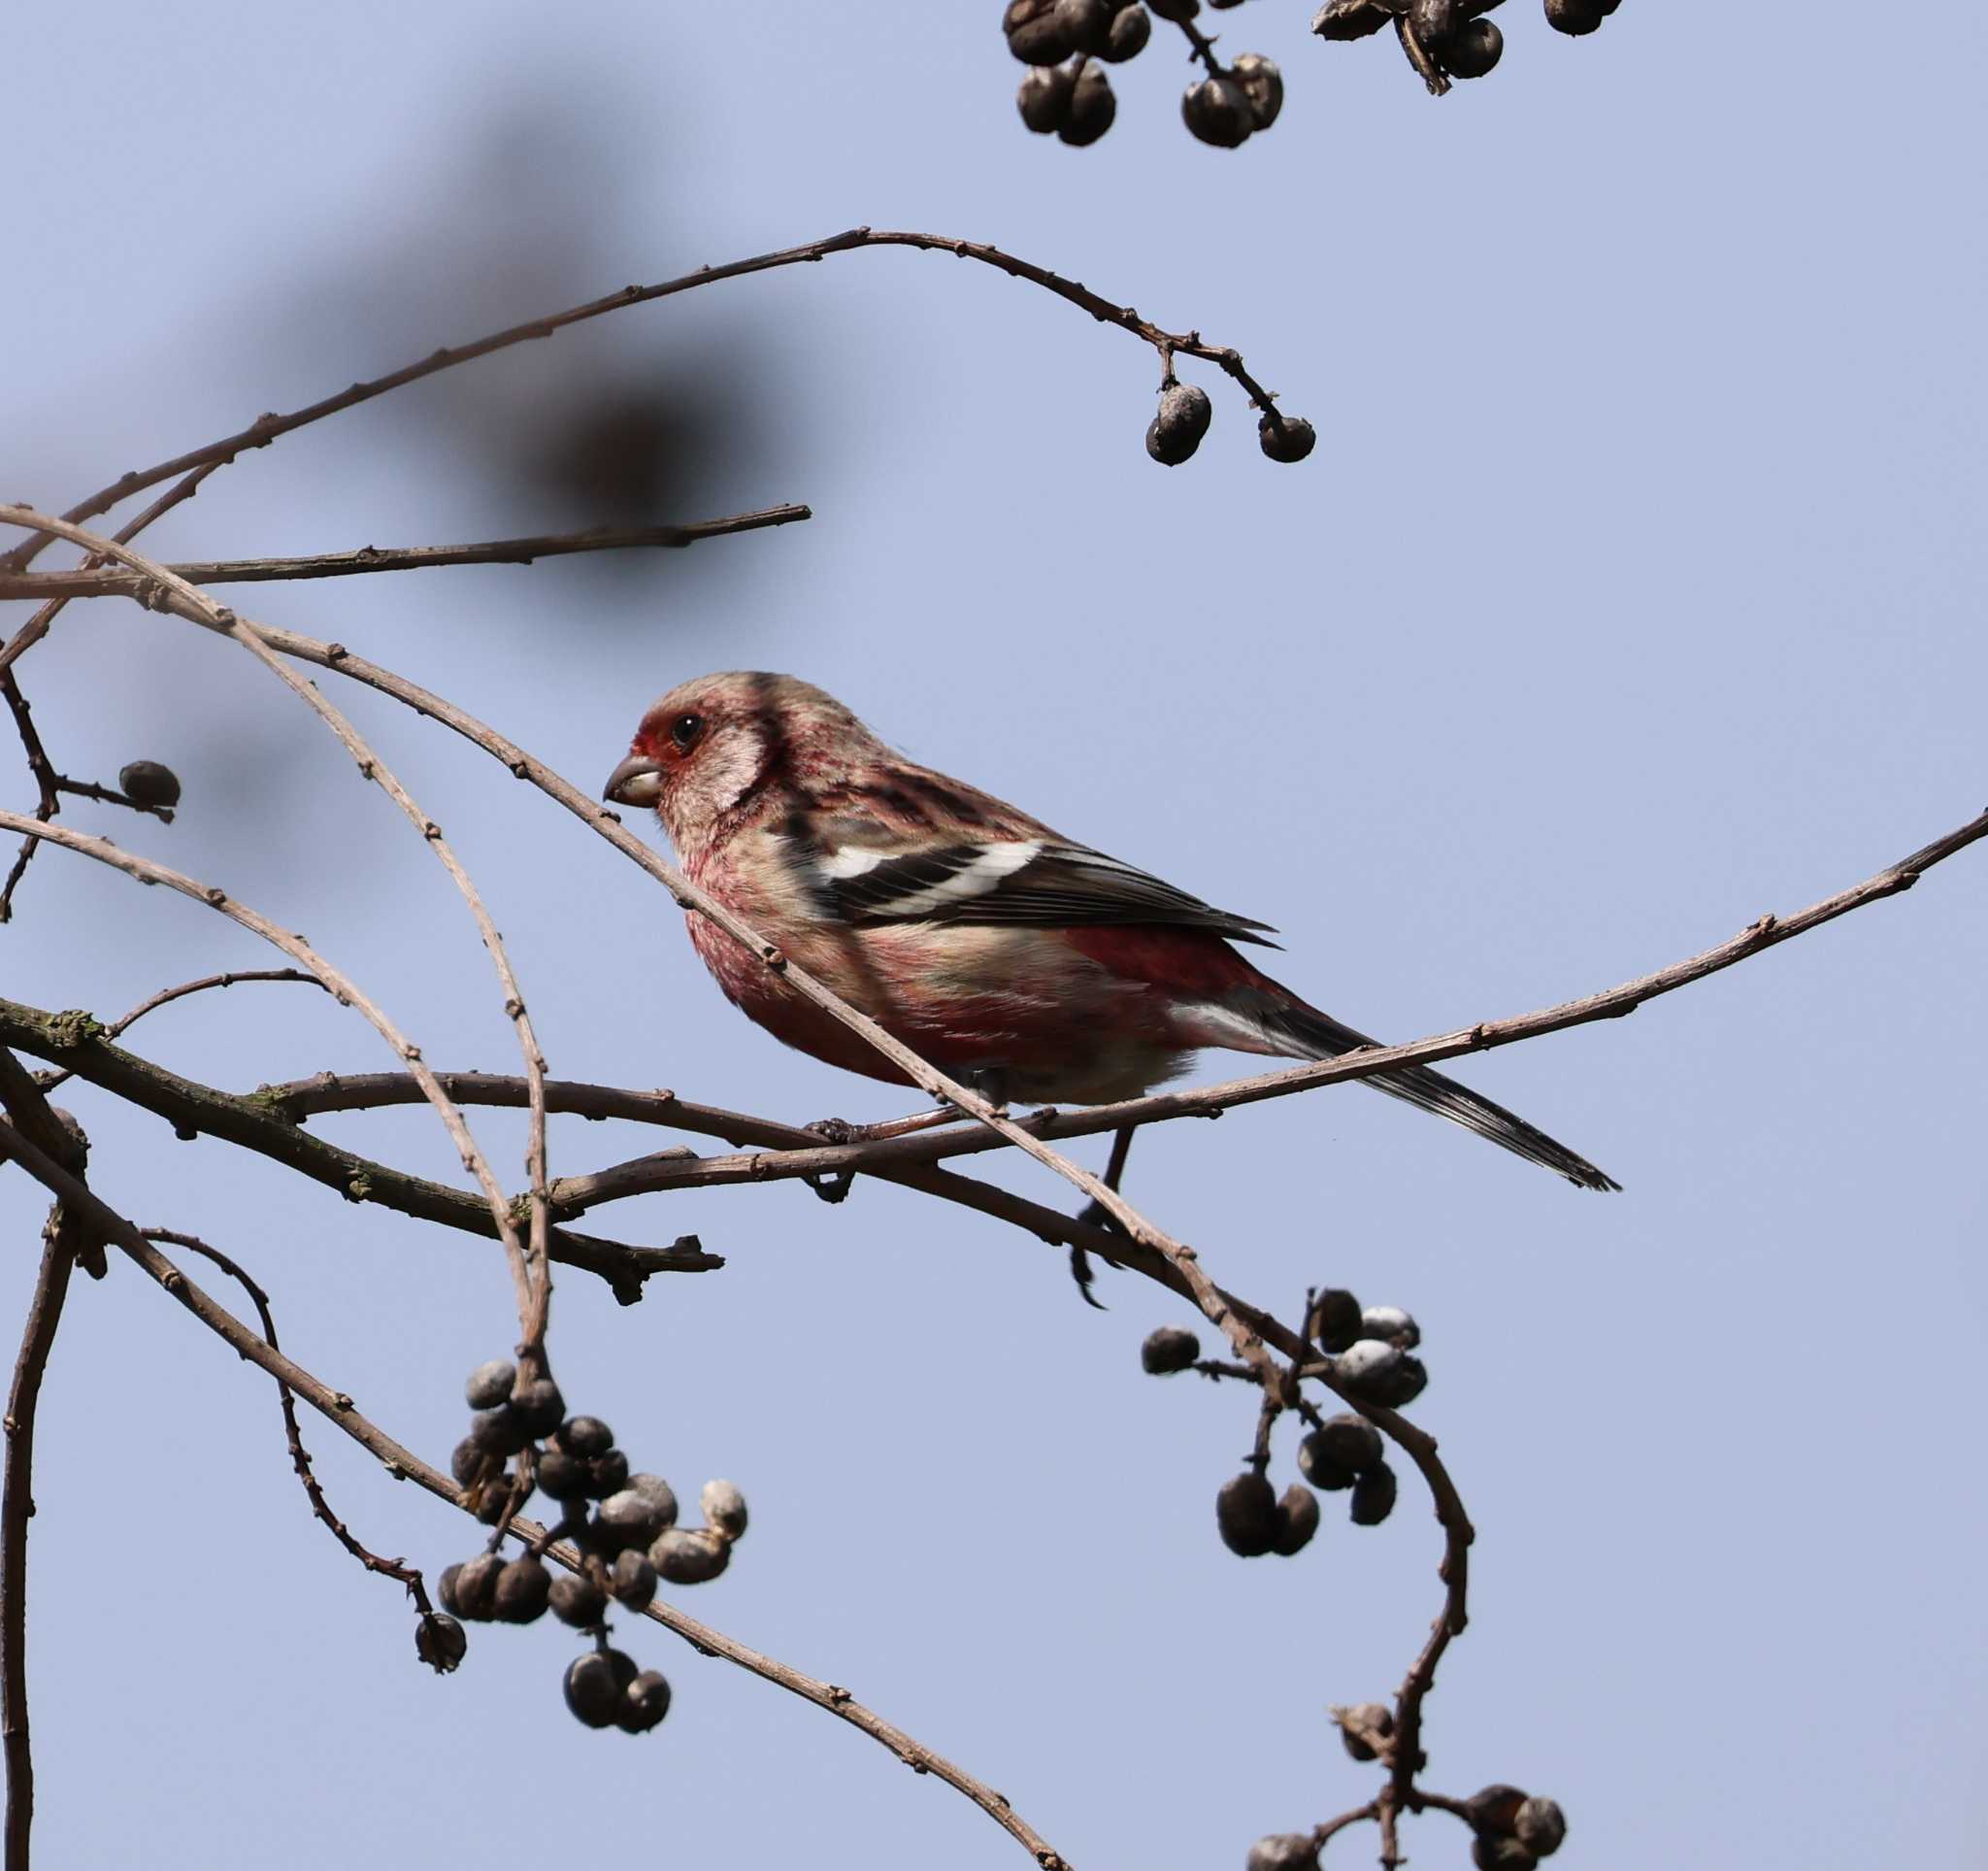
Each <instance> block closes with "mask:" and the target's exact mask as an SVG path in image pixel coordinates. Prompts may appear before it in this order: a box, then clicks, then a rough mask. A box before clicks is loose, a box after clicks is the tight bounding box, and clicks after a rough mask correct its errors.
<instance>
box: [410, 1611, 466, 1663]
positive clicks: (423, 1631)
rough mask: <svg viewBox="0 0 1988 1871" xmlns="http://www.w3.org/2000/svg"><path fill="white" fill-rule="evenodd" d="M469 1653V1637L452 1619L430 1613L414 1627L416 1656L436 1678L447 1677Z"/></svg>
mask: <svg viewBox="0 0 1988 1871" xmlns="http://www.w3.org/2000/svg"><path fill="white" fill-rule="evenodd" d="M469 1650H470V1638H469V1633H468V1632H467V1631H466V1630H464V1629H463V1627H462V1626H461V1625H460V1624H458V1623H457V1622H456V1621H455V1620H454V1619H453V1618H447V1617H444V1616H443V1614H442V1613H440V1612H434V1611H431V1612H430V1613H428V1615H427V1616H426V1617H424V1618H423V1619H422V1620H420V1621H419V1622H418V1623H417V1624H415V1626H414V1654H415V1655H416V1656H418V1657H419V1658H420V1659H421V1661H422V1662H424V1663H425V1664H427V1666H428V1667H429V1668H430V1669H431V1670H433V1671H434V1672H435V1674H436V1675H437V1676H447V1674H448V1672H449V1671H450V1670H452V1669H454V1668H455V1666H456V1665H457V1664H458V1663H460V1662H461V1661H462V1659H463V1658H464V1657H465V1656H467V1655H468V1654H469Z"/></svg>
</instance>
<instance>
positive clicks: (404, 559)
mask: <svg viewBox="0 0 1988 1871" xmlns="http://www.w3.org/2000/svg"><path fill="white" fill-rule="evenodd" d="M812 518H813V511H812V509H811V508H808V507H802V506H795V505H791V504H790V505H785V506H779V507H762V508H760V509H758V510H757V511H755V512H753V513H748V514H734V515H732V516H731V517H730V518H725V519H696V520H688V521H685V522H684V523H683V524H681V525H664V526H595V527H591V528H589V529H588V530H587V531H585V532H580V533H536V534H531V535H528V536H526V537H524V538H520V539H490V540H483V541H480V542H479V543H478V544H476V545H472V546H404V547H384V546H362V547H360V548H359V550H358V551H353V552H318V553H314V554H312V555H311V556H309V557H304V558H216V559H189V560H176V561H174V562H173V563H172V564H171V565H169V566H167V567H166V570H168V571H169V572H172V573H173V574H175V575H176V576H177V577H180V578H182V579H184V580H185V581H186V582H187V583H188V584H189V585H258V584H271V583H276V582H279V581H283V580H289V579H318V578H351V577H354V576H356V575H358V574H362V573H367V572H418V571H425V570H427V569H429V568H431V567H436V566H445V565H530V564H532V563H533V562H534V561H535V560H538V559H542V558H559V557H563V556H565V555H567V554H570V553H575V552H615V551H626V550H628V549H630V548H635V547H682V546H692V545H695V544H696V542H697V541H699V540H700V539H717V538H720V537H722V536H723V535H725V534H728V533H751V532H758V531H760V530H762V529H764V528H766V527H769V526H784V525H787V524H788V523H789V522H790V521H793V520H799V519H812ZM97 556H98V554H95V553H92V554H91V557H92V558H93V559H94V558H95V557H97ZM151 588H152V583H151V580H150V579H149V578H147V577H144V576H143V575H141V574H139V573H136V572H118V571H113V570H111V569H110V568H108V567H102V568H97V569H92V570H87V571H75V572H11V573H10V572H4V571H0V601H5V600H7V599H10V598H53V597H62V598H142V597H143V596H144V594H145V593H147V592H149V590H150V589H151ZM4 673H5V672H0V674H4Z"/></svg>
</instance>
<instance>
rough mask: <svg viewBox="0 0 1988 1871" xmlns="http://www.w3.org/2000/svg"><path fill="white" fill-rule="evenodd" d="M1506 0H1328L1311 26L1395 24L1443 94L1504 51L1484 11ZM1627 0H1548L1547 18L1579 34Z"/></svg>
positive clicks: (1328, 33) (1362, 30) (1338, 29)
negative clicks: (1452, 83)
mask: <svg viewBox="0 0 1988 1871" xmlns="http://www.w3.org/2000/svg"><path fill="white" fill-rule="evenodd" d="M1503 4H1504V0H1325V5H1324V6H1322V7H1320V8H1319V10H1318V12H1317V13H1316V14H1315V15H1314V16H1313V17H1312V21H1311V30H1312V31H1313V32H1315V33H1317V34H1318V35H1319V37H1320V38H1322V39H1365V38H1366V37H1367V35H1368V34H1369V33H1375V32H1378V31H1379V30H1380V29H1381V27H1383V26H1386V25H1390V24H1392V25H1393V26H1394V28H1395V30H1396V32H1397V33H1398V34H1399V35H1400V38H1401V42H1402V50H1404V51H1406V52H1407V53H1408V58H1409V61H1410V62H1411V63H1412V64H1414V65H1415V66H1416V67H1417V69H1418V70H1421V69H1422V67H1423V66H1424V65H1425V64H1426V65H1427V67H1428V69H1427V70H1424V71H1423V74H1422V75H1423V77H1424V79H1425V80H1427V81H1428V84H1429V88H1430V89H1431V90H1432V91H1435V92H1436V93H1437V94H1438V95H1439V96H1440V95H1441V93H1442V92H1443V91H1446V90H1447V89H1448V88H1449V86H1448V84H1446V83H1444V82H1443V81H1444V80H1447V79H1452V78H1462V79H1471V78H1482V77H1483V76H1484V74H1485V73H1486V72H1488V71H1490V70H1491V68H1492V67H1493V66H1494V65H1496V64H1497V63H1498V61H1499V59H1500V58H1501V57H1503V56H1504V54H1505V35H1504V34H1503V33H1502V32H1500V31H1499V29H1498V28H1497V26H1495V25H1494V24H1493V23H1492V22H1491V21H1490V20H1488V19H1486V18H1484V17H1483V16H1484V15H1485V14H1487V13H1490V12H1491V11H1493V10H1494V9H1495V8H1497V7H1499V6H1501V5H1503ZM1621 4H1622V0H1545V7H1546V23H1547V24H1548V25H1549V26H1551V27H1552V28H1553V29H1554V31H1556V32H1564V33H1570V34H1573V35H1574V36H1575V37H1579V36H1581V35H1583V34H1586V33H1591V32H1593V31H1595V30H1596V29H1597V28H1598V27H1599V26H1600V25H1601V23H1602V21H1603V20H1604V19H1606V18H1607V17H1608V16H1609V15H1610V14H1611V13H1613V12H1614V11H1615V9H1616V8H1617V7H1618V6H1620V5H1621Z"/></svg>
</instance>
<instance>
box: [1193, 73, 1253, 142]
mask: <svg viewBox="0 0 1988 1871" xmlns="http://www.w3.org/2000/svg"><path fill="white" fill-rule="evenodd" d="M1180 116H1181V117H1182V118H1183V119H1184V120H1185V122H1186V124H1187V127H1188V128H1189V129H1190V130H1192V131H1193V132H1194V134H1195V135H1196V136H1198V137H1199V138H1200V139H1201V140H1202V142H1204V143H1211V144H1213V145H1214V146H1215V148H1216V149H1217V150H1233V149H1235V148H1236V146H1237V145H1238V144H1240V143H1243V142H1244V141H1245V140H1246V139H1247V137H1248V135H1249V133H1250V131H1251V130H1253V129H1255V128H1256V113H1255V112H1254V111H1252V110H1251V109H1250V108H1249V93H1248V92H1247V91H1245V90H1244V89H1243V86H1242V85H1240V84H1237V83H1236V81H1235V80H1234V79H1233V78H1231V77H1230V76H1229V75H1228V74H1227V73H1226V72H1224V73H1222V74H1221V75H1220V76H1218V77H1215V78H1204V79H1203V80H1202V81H1201V83H1200V84H1190V85H1188V87H1187V94H1186V96H1185V97H1183V98H1182V99H1181V100H1180Z"/></svg>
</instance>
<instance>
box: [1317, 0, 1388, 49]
mask: <svg viewBox="0 0 1988 1871" xmlns="http://www.w3.org/2000/svg"><path fill="white" fill-rule="evenodd" d="M1387 20H1388V12H1387V9H1386V8H1385V7H1384V6H1382V5H1381V4H1380V0H1325V5H1324V6H1322V7H1320V8H1319V10H1318V11H1317V12H1316V13H1314V14H1313V15H1312V16H1311V30H1312V31H1313V32H1315V33H1316V34H1317V35H1318V36H1319V37H1320V38H1321V39H1341V40H1344V39H1365V38H1366V37H1367V35H1368V34H1369V33H1371V32H1378V31H1379V30H1380V29H1381V27H1382V26H1384V25H1386V24H1387Z"/></svg>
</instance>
